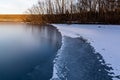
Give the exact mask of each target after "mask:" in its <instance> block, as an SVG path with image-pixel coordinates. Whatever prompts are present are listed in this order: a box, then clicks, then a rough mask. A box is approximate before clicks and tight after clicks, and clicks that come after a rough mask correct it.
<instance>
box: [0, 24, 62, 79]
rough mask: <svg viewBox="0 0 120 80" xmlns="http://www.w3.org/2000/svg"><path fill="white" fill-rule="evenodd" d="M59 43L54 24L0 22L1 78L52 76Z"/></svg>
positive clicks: (58, 35)
mask: <svg viewBox="0 0 120 80" xmlns="http://www.w3.org/2000/svg"><path fill="white" fill-rule="evenodd" d="M60 46H61V34H60V33H59V32H58V30H57V29H56V28H54V27H52V26H38V25H34V26H33V25H26V24H23V23H0V80H49V79H50V78H51V77H52V74H53V60H54V58H55V56H56V52H57V50H58V49H59V48H60Z"/></svg>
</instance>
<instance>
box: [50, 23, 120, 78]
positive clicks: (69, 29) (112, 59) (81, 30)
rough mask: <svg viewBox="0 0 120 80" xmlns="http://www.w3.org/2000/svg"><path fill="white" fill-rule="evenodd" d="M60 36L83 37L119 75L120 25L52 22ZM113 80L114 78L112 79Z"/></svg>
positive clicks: (116, 74)
mask: <svg viewBox="0 0 120 80" xmlns="http://www.w3.org/2000/svg"><path fill="white" fill-rule="evenodd" d="M52 25H53V26H55V27H57V29H58V30H59V31H60V32H61V33H62V36H68V37H72V38H76V37H83V38H84V39H87V40H88V42H90V43H91V45H92V46H93V47H94V48H95V50H96V52H99V53H100V54H101V55H102V56H103V58H104V60H105V61H106V64H107V65H109V66H111V67H112V68H113V71H111V72H114V73H115V75H114V76H118V75H120V62H119V61H120V25H83V24H71V25H68V24H52ZM114 80H115V79H114Z"/></svg>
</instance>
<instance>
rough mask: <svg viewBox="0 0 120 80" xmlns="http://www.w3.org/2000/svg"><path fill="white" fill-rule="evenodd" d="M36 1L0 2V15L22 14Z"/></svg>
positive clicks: (0, 0) (2, 0)
mask: <svg viewBox="0 0 120 80" xmlns="http://www.w3.org/2000/svg"><path fill="white" fill-rule="evenodd" d="M37 1H38V0H0V14H22V13H24V12H25V11H26V10H27V9H28V8H30V7H31V6H32V5H33V4H36V3H37Z"/></svg>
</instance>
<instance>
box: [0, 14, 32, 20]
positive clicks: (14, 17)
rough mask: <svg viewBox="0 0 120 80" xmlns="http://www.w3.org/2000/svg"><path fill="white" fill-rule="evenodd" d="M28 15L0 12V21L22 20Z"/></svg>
mask: <svg viewBox="0 0 120 80" xmlns="http://www.w3.org/2000/svg"><path fill="white" fill-rule="evenodd" d="M28 16H30V15H25V14H24V15H23V14H1V15H0V22H23V21H24V20H25V19H26V17H28Z"/></svg>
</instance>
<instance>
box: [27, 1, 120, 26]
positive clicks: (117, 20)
mask: <svg viewBox="0 0 120 80" xmlns="http://www.w3.org/2000/svg"><path fill="white" fill-rule="evenodd" d="M27 13H29V14H31V16H29V17H28V18H27V19H26V21H29V22H31V23H66V22H68V23H71V22H74V23H106V24H120V0H77V1H75V0H44V1H43V2H41V1H38V4H36V5H33V7H32V8H30V9H28V10H27Z"/></svg>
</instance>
